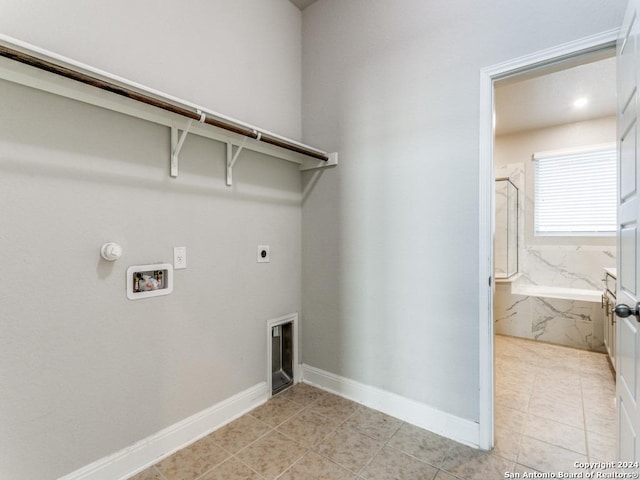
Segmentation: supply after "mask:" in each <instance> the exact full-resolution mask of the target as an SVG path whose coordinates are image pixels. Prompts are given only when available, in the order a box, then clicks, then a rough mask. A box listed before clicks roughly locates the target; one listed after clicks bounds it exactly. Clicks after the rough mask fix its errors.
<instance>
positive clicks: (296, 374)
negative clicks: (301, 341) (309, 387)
mask: <svg viewBox="0 0 640 480" xmlns="http://www.w3.org/2000/svg"><path fill="white" fill-rule="evenodd" d="M289 322H291V323H293V383H298V382H299V381H300V365H299V363H298V312H294V313H290V314H288V315H283V316H282V317H278V318H274V319H272V320H269V321H268V322H267V362H266V363H267V394H268V396H269V397H271V392H272V390H273V385H272V376H271V369H272V367H273V365H272V346H271V329H272V328H273V327H275V326H276V325H282V324H284V323H289Z"/></svg>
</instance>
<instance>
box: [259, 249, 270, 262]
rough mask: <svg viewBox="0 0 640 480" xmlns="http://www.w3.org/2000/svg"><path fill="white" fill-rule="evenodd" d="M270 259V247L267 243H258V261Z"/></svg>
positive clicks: (268, 260)
mask: <svg viewBox="0 0 640 480" xmlns="http://www.w3.org/2000/svg"><path fill="white" fill-rule="evenodd" d="M270 261H271V247H269V245H258V263H269V262H270Z"/></svg>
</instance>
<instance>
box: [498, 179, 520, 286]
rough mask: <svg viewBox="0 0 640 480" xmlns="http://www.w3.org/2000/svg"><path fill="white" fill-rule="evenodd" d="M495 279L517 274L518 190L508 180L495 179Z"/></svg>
mask: <svg viewBox="0 0 640 480" xmlns="http://www.w3.org/2000/svg"><path fill="white" fill-rule="evenodd" d="M495 192H496V193H495V211H496V232H495V238H494V242H493V245H494V252H493V258H494V274H495V278H509V277H512V276H513V275H515V274H516V273H518V188H517V187H516V186H515V185H514V184H513V182H511V180H510V179H509V178H496V188H495Z"/></svg>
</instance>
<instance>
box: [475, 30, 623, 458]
mask: <svg viewBox="0 0 640 480" xmlns="http://www.w3.org/2000/svg"><path fill="white" fill-rule="evenodd" d="M618 33H619V30H618V29H617V28H616V29H613V30H608V31H605V32H602V33H599V34H596V35H592V36H590V37H585V38H581V39H578V40H575V41H573V42H569V43H566V44H562V45H558V46H556V47H553V48H549V49H547V50H542V51H538V52H534V53H532V54H529V55H525V56H523V57H519V58H515V59H512V60H509V61H506V62H503V63H499V64H495V65H491V66H489V67H485V68H483V69H482V70H481V71H480V142H479V164H480V168H479V170H480V175H479V181H480V185H479V199H478V200H479V201H478V210H479V211H478V215H479V229H478V230H479V232H478V233H479V239H478V240H479V241H478V246H479V248H478V250H479V268H478V272H479V277H478V284H479V286H480V290H479V291H480V295H479V362H478V369H479V377H480V391H479V418H478V446H479V447H480V448H481V449H483V450H490V449H491V448H493V445H494V441H493V400H494V396H493V381H494V375H493V373H494V372H493V370H494V364H493V334H494V332H493V295H492V293H493V292H492V283H493V282H492V281H491V280H492V277H493V230H494V228H493V215H494V212H493V186H494V176H493V88H494V87H493V83H494V81H496V80H500V79H502V78H506V77H510V76H512V75H517V74H520V73H523V72H526V71H528V70H533V69H535V68H538V67H541V66H543V65H546V64H551V63H554V62H558V61H562V60H566V59H569V58H571V57H574V56H578V55H582V54H585V53H588V52H594V51H597V50H600V49H605V48H611V47H613V45H614V44H615V42H616V38H617V37H618Z"/></svg>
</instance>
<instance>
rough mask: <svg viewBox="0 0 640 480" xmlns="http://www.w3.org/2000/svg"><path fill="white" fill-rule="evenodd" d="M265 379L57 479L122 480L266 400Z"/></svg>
mask: <svg viewBox="0 0 640 480" xmlns="http://www.w3.org/2000/svg"><path fill="white" fill-rule="evenodd" d="M267 398H268V395H267V385H266V383H265V382H262V383H259V384H257V385H254V386H253V387H251V388H248V389H247V390H245V391H243V392H240V393H238V394H236V395H234V396H232V397H230V398H228V399H226V400H223V401H222V402H220V403H217V404H215V405H213V406H211V407H209V408H207V409H206V410H203V411H201V412H198V413H196V414H195V415H192V416H190V417H188V418H185V419H184V420H182V421H180V422H178V423H176V424H174V425H171V426H170V427H167V428H165V429H163V430H161V431H159V432H158V433H156V434H154V435H151V436H150V437H147V438H145V439H143V440H140V441H139V442H136V443H135V444H133V445H131V446H129V447H127V448H124V449H122V450H120V451H119V452H116V453H114V454H112V455H109V456H107V457H104V458H101V459H100V460H97V461H95V462H93V463H90V464H89V465H86V466H84V467H82V468H80V469H78V470H75V471H74V472H71V473H69V474H67V475H65V476H64V477H60V478H59V479H58V480H114V479H125V478H127V477H129V476H131V475H133V474H135V473H138V472H140V471H142V470H144V469H145V468H147V467H150V466H151V465H153V464H155V463H157V462H158V461H160V460H162V459H163V458H165V457H168V456H169V455H171V454H172V453H174V452H176V451H177V450H180V449H181V448H183V447H185V446H186V445H188V444H190V443H192V442H194V441H195V440H197V439H199V438H201V437H204V436H205V435H208V434H209V433H211V432H213V431H214V430H216V429H218V428H220V427H222V426H223V425H225V424H227V423H229V422H231V421H232V420H235V419H236V418H238V417H239V416H241V415H243V414H245V413H246V412H248V411H249V410H252V409H253V408H255V407H257V406H258V405H261V404H262V403H264V402H266V401H267Z"/></svg>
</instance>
